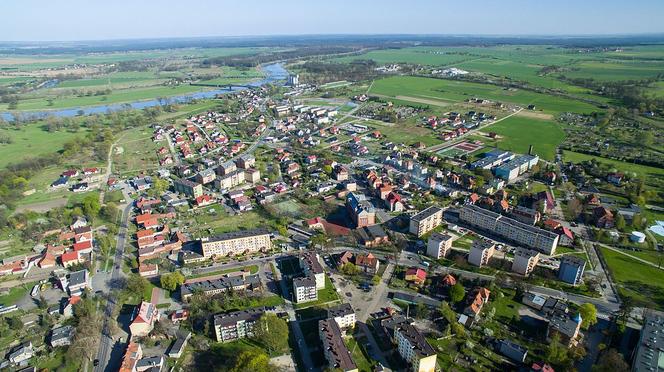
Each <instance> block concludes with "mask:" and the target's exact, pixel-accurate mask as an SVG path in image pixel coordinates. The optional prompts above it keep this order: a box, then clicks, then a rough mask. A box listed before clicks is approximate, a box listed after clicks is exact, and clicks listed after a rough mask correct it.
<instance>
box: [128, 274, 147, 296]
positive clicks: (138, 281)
mask: <svg viewBox="0 0 664 372" xmlns="http://www.w3.org/2000/svg"><path fill="white" fill-rule="evenodd" d="M149 285H150V283H148V280H147V279H145V278H144V277H142V276H140V275H138V274H130V275H129V276H128V277H127V287H126V291H127V292H129V294H130V295H134V296H137V297H139V298H143V297H144V296H145V290H146V289H147V288H148V286H149Z"/></svg>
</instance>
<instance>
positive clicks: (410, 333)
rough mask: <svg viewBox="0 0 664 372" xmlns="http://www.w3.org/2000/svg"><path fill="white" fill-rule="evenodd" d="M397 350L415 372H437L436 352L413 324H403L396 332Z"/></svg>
mask: <svg viewBox="0 0 664 372" xmlns="http://www.w3.org/2000/svg"><path fill="white" fill-rule="evenodd" d="M394 340H395V343H396V344H397V350H398V351H399V354H400V355H401V357H402V358H404V359H405V360H406V361H408V363H409V364H410V366H411V369H412V370H413V371H415V372H434V371H435V370H436V351H435V350H434V349H433V347H431V345H429V343H428V342H427V340H426V339H425V338H424V336H422V334H421V333H420V332H419V331H418V330H417V328H415V326H413V325H412V324H403V325H401V326H399V327H398V328H396V329H395V330H394Z"/></svg>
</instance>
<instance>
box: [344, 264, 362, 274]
mask: <svg viewBox="0 0 664 372" xmlns="http://www.w3.org/2000/svg"><path fill="white" fill-rule="evenodd" d="M341 272H342V273H344V274H346V275H357V273H359V272H360V269H359V268H358V267H357V266H356V265H355V264H354V263H352V262H346V263H345V264H343V265H341Z"/></svg>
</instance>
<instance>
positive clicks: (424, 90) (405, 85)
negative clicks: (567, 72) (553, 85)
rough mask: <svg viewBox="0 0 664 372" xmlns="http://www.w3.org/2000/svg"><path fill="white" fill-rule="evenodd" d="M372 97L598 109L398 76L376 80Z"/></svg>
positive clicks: (492, 87)
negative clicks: (478, 100)
mask: <svg viewBox="0 0 664 372" xmlns="http://www.w3.org/2000/svg"><path fill="white" fill-rule="evenodd" d="M371 93H373V94H381V95H385V96H389V97H396V98H400V97H414V98H417V99H434V100H435V99H439V100H444V101H449V102H463V101H465V100H467V99H469V98H472V97H477V98H484V99H489V100H494V101H500V102H506V103H507V102H509V103H513V104H518V105H521V106H524V107H525V106H527V105H529V104H535V105H536V106H537V107H538V109H542V110H544V111H545V112H547V113H557V112H568V111H569V112H577V113H590V112H593V111H598V108H597V107H595V106H593V105H590V104H587V103H584V102H580V101H575V100H572V99H568V98H564V97H557V96H550V95H546V94H540V93H535V92H531V91H526V90H522V89H517V90H506V89H503V88H502V87H499V86H495V85H490V84H480V83H470V82H464V81H456V80H444V79H434V78H422V77H411V76H397V77H389V78H385V79H381V80H376V81H375V82H374V85H373V87H372V88H371ZM402 99H404V98H402ZM406 99H407V98H406Z"/></svg>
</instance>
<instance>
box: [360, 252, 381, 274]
mask: <svg viewBox="0 0 664 372" xmlns="http://www.w3.org/2000/svg"><path fill="white" fill-rule="evenodd" d="M355 266H357V267H359V268H360V269H361V270H362V271H364V272H365V273H367V274H370V275H375V274H376V273H377V272H378V267H379V266H380V262H379V261H378V258H376V256H374V255H373V254H371V253H369V254H366V255H364V254H359V255H357V256H356V257H355Z"/></svg>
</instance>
